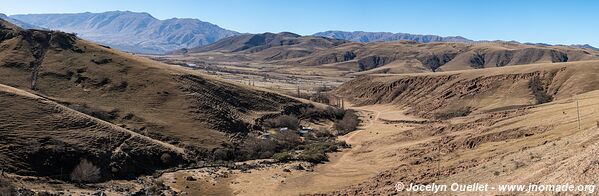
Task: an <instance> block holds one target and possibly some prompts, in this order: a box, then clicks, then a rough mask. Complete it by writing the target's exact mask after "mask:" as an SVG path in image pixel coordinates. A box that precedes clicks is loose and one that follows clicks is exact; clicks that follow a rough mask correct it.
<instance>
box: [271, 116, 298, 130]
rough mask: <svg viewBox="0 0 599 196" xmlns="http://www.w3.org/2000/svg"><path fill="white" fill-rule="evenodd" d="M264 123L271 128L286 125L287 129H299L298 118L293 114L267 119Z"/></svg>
mask: <svg viewBox="0 0 599 196" xmlns="http://www.w3.org/2000/svg"><path fill="white" fill-rule="evenodd" d="M264 124H265V125H266V126H268V127H271V128H282V127H287V128H289V129H293V130H297V129H299V119H298V118H297V117H295V116H294V115H281V116H278V117H276V118H272V119H268V120H266V121H265V122H264Z"/></svg>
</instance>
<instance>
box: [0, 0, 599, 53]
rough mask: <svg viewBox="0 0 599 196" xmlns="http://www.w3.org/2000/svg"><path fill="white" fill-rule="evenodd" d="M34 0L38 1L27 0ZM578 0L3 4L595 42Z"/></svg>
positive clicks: (225, 23)
mask: <svg viewBox="0 0 599 196" xmlns="http://www.w3.org/2000/svg"><path fill="white" fill-rule="evenodd" d="M31 2H39V3H31ZM598 7H599V2H586V1H569V2H564V1H502V2H476V1H469V0H467V1H459V2H450V1H436V0H433V1H427V2H411V1H385V0H379V1H370V2H367V3H362V2H359V1H326V2H321V1H314V0H308V1H301V2H289V1H271V0H259V1H252V2H249V1H247V2H246V1H241V0H233V1H227V2H213V1H189V0H182V1H169V2H151V3H149V2H142V1H140V0H132V1H126V2H120V1H116V0H108V1H84V2H79V1H72V0H58V1H53V2H52V3H51V4H48V3H45V2H43V1H39V0H34V1H28V2H11V3H7V4H6V5H4V7H3V8H2V9H0V13H4V14H6V15H15V14H47V13H83V12H93V13H99V12H107V11H116V10H120V11H132V12H146V13H149V14H150V15H152V16H154V17H155V18H157V19H161V20H164V19H170V18H195V19H199V20H202V21H206V22H210V23H213V24H216V25H218V26H220V27H222V28H226V29H229V30H233V31H237V32H240V33H264V32H293V33H297V34H301V35H311V34H314V33H317V32H322V31H329V30H339V31H365V32H391V33H410V34H424V35H439V36H462V37H465V38H468V39H472V40H505V41H512V40H513V41H518V42H522V43H547V44H564V45H570V44H590V45H592V46H599V38H597V37H596V36H595V35H594V32H597V31H598V30H599V27H597V26H598V25H597V24H599V22H597V21H595V20H594V18H598V17H599V13H597V12H594V11H593V10H594V9H595V8H598Z"/></svg>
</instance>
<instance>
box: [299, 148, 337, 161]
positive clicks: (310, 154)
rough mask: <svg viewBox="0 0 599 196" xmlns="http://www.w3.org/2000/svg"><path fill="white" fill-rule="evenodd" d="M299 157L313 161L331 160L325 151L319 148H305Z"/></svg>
mask: <svg viewBox="0 0 599 196" xmlns="http://www.w3.org/2000/svg"><path fill="white" fill-rule="evenodd" d="M298 159H300V160H304V161H308V162H311V163H322V162H325V161H328V160H329V159H328V157H327V155H326V154H325V152H324V151H321V150H318V149H308V150H304V151H303V152H302V153H301V154H300V155H299V157H298Z"/></svg>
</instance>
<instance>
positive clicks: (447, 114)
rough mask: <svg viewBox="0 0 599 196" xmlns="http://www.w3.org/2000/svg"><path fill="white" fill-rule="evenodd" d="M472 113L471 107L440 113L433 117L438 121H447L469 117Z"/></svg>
mask: <svg viewBox="0 0 599 196" xmlns="http://www.w3.org/2000/svg"><path fill="white" fill-rule="evenodd" d="M471 112H472V111H471V110H470V107H461V108H453V109H448V110H446V111H442V112H438V113H436V114H435V115H434V116H433V117H434V118H435V119H438V120H447V119H451V118H455V117H463V116H468V115H469V114H470V113H471Z"/></svg>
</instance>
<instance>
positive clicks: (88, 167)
mask: <svg viewBox="0 0 599 196" xmlns="http://www.w3.org/2000/svg"><path fill="white" fill-rule="evenodd" d="M100 177H101V176H100V168H98V167H96V166H95V165H94V164H92V163H91V162H89V161H88V160H87V159H81V162H79V165H77V167H75V169H73V172H71V180H72V181H75V182H97V181H98V180H100Z"/></svg>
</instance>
